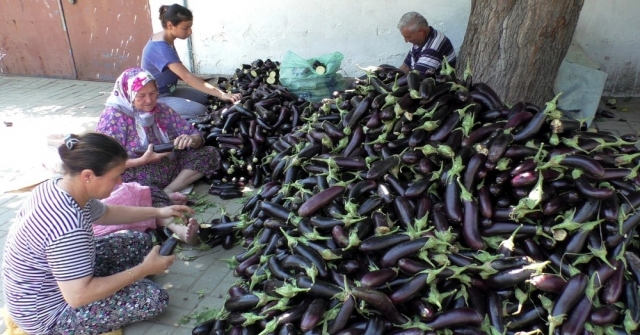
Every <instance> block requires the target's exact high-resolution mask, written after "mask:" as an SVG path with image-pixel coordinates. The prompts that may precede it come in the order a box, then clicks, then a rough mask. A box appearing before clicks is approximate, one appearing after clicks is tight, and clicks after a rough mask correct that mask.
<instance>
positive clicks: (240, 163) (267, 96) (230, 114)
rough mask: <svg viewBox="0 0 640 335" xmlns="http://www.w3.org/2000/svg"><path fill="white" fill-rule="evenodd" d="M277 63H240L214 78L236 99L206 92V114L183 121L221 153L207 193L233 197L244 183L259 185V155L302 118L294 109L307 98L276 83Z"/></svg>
mask: <svg viewBox="0 0 640 335" xmlns="http://www.w3.org/2000/svg"><path fill="white" fill-rule="evenodd" d="M278 67H279V63H278V62H274V61H271V60H269V59H266V60H264V61H263V60H261V59H257V60H255V61H253V62H252V63H251V64H243V65H242V66H241V67H240V68H238V69H237V70H236V71H235V73H234V75H233V76H231V77H230V78H224V77H221V78H219V80H218V83H217V84H218V86H219V87H220V88H223V89H226V90H229V91H231V92H234V93H242V95H243V98H242V100H241V101H240V103H237V104H231V103H228V102H224V101H221V100H219V99H217V98H214V97H211V98H210V104H209V109H210V113H208V114H207V115H201V116H198V117H197V118H194V119H189V120H188V121H189V122H190V123H191V124H192V125H193V126H194V127H195V128H196V129H198V130H199V131H200V132H201V133H202V135H203V136H204V137H205V145H208V146H214V147H217V148H218V149H219V150H220V153H221V158H222V161H221V169H220V170H219V171H217V173H216V175H215V176H214V178H213V180H211V188H210V193H211V194H213V195H217V196H220V197H221V198H222V199H233V198H239V197H242V191H241V190H242V189H243V188H244V186H245V185H248V184H251V185H253V186H260V185H262V183H263V182H264V175H265V170H264V169H262V168H261V166H262V164H261V160H262V158H263V157H264V156H265V155H266V153H267V152H268V151H270V150H271V146H272V145H273V144H274V142H276V141H278V140H279V138H280V137H281V136H282V135H284V134H288V133H290V132H291V131H292V130H293V129H294V128H295V127H296V126H297V125H298V124H301V123H302V120H300V110H302V108H304V107H305V106H306V105H308V104H309V103H308V102H305V101H304V100H302V99H299V98H298V97H297V96H296V95H294V94H292V93H291V92H290V91H289V90H288V89H286V88H285V87H283V86H281V85H278V84H277V79H278Z"/></svg>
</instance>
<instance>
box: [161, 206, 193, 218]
mask: <svg viewBox="0 0 640 335" xmlns="http://www.w3.org/2000/svg"><path fill="white" fill-rule="evenodd" d="M158 211H159V212H158V218H161V219H166V218H170V217H174V218H181V217H184V216H185V215H187V214H188V215H193V214H195V211H194V210H193V209H192V208H191V207H189V206H185V205H171V206H167V207H162V208H158Z"/></svg>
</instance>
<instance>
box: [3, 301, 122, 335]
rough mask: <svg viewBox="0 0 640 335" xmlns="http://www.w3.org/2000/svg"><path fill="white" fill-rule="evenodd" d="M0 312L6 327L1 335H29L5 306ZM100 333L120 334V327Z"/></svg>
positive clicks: (105, 334)
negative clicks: (14, 320)
mask: <svg viewBox="0 0 640 335" xmlns="http://www.w3.org/2000/svg"><path fill="white" fill-rule="evenodd" d="M0 313H2V317H3V318H4V324H5V325H6V327H7V329H6V330H5V331H4V333H2V335H29V334H27V333H26V332H25V331H24V330H22V329H20V327H19V326H18V325H17V324H16V323H15V322H13V319H12V318H11V315H9V313H8V312H7V309H6V308H2V309H1V310H0ZM102 335H122V329H118V330H114V331H112V332H108V333H104V334H102Z"/></svg>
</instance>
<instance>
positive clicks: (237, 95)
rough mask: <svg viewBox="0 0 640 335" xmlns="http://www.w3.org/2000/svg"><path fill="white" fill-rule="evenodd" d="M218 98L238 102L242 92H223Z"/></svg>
mask: <svg viewBox="0 0 640 335" xmlns="http://www.w3.org/2000/svg"><path fill="white" fill-rule="evenodd" d="M220 99H222V100H226V101H231V102H238V101H240V99H242V94H240V93H224V94H222V95H221V96H220Z"/></svg>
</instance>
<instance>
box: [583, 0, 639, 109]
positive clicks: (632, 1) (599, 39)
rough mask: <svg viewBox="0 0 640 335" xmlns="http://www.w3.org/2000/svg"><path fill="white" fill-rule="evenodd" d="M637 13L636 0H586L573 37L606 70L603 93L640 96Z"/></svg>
mask: <svg viewBox="0 0 640 335" xmlns="http://www.w3.org/2000/svg"><path fill="white" fill-rule="evenodd" d="M638 15H640V1H638V0H606V1H602V0H585V3H584V7H583V8H582V12H581V13H580V20H579V21H578V26H577V27H576V32H575V34H574V41H576V42H578V43H580V45H581V46H582V48H583V49H584V51H585V52H586V53H587V55H589V57H590V58H591V59H592V60H593V61H594V62H596V63H597V64H599V65H600V70H601V71H604V72H606V73H607V74H608V77H607V82H606V84H605V89H604V90H605V92H604V94H605V95H614V96H636V97H637V96H640V64H639V61H640V20H639V19H638Z"/></svg>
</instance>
